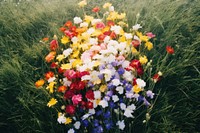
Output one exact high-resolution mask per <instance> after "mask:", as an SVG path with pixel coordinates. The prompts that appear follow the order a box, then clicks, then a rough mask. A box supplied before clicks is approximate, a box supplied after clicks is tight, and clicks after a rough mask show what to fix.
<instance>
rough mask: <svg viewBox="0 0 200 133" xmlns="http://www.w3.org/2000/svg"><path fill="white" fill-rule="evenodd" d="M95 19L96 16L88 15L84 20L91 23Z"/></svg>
mask: <svg viewBox="0 0 200 133" xmlns="http://www.w3.org/2000/svg"><path fill="white" fill-rule="evenodd" d="M93 19H94V17H92V16H87V15H86V16H85V19H84V20H85V22H87V23H90V22H91V21H92V20H93Z"/></svg>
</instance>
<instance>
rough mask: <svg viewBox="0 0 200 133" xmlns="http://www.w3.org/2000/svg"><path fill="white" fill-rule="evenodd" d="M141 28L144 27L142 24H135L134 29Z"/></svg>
mask: <svg viewBox="0 0 200 133" xmlns="http://www.w3.org/2000/svg"><path fill="white" fill-rule="evenodd" d="M140 28H142V26H141V25H140V24H136V25H134V26H133V30H138V29H140Z"/></svg>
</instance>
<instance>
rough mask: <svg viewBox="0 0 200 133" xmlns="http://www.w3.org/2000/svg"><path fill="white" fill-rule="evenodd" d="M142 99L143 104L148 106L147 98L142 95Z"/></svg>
mask: <svg viewBox="0 0 200 133" xmlns="http://www.w3.org/2000/svg"><path fill="white" fill-rule="evenodd" d="M143 101H144V104H145V105H146V106H147V107H148V106H149V105H151V104H150V103H149V102H148V101H147V99H146V98H145V97H144V98H143Z"/></svg>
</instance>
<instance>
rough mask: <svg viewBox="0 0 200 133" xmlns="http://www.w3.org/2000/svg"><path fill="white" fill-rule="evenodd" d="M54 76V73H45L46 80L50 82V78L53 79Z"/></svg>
mask: <svg viewBox="0 0 200 133" xmlns="http://www.w3.org/2000/svg"><path fill="white" fill-rule="evenodd" d="M53 76H54V73H53V72H52V71H49V72H47V73H45V78H46V79H47V80H48V79H49V78H52V77H53Z"/></svg>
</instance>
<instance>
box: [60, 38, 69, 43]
mask: <svg viewBox="0 0 200 133" xmlns="http://www.w3.org/2000/svg"><path fill="white" fill-rule="evenodd" d="M68 42H70V40H69V38H68V37H66V36H63V38H62V39H61V43H62V44H67V43H68Z"/></svg>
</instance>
